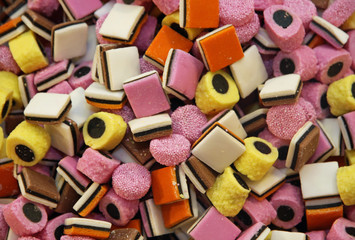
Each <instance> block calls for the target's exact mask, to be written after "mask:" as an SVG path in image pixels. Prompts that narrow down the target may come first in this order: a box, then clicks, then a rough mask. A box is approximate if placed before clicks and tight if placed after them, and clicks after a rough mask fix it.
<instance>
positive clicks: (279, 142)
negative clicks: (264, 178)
mask: <svg viewBox="0 0 355 240" xmlns="http://www.w3.org/2000/svg"><path fill="white" fill-rule="evenodd" d="M258 137H259V138H262V139H265V140H266V141H268V142H270V143H271V144H272V145H273V146H274V147H276V148H277V150H278V151H279V157H278V159H277V160H276V162H275V163H274V165H273V166H274V167H276V168H280V169H281V168H285V163H286V157H287V151H288V146H289V145H290V140H284V139H281V138H278V137H276V136H275V135H273V134H272V133H271V132H270V131H269V130H268V129H267V128H264V130H263V131H261V132H260V133H259V135H258Z"/></svg>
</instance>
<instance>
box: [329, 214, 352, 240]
mask: <svg viewBox="0 0 355 240" xmlns="http://www.w3.org/2000/svg"><path fill="white" fill-rule="evenodd" d="M354 228H355V222H352V221H350V220H348V219H346V218H338V219H337V220H335V221H334V222H333V225H332V227H331V228H330V231H329V232H328V235H327V240H352V239H354V235H350V233H351V232H352V233H353V232H354V230H353V229H354ZM346 229H350V233H347V232H346Z"/></svg>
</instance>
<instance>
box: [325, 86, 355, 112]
mask: <svg viewBox="0 0 355 240" xmlns="http://www.w3.org/2000/svg"><path fill="white" fill-rule="evenodd" d="M354 90H355V89H354ZM353 94H354V93H353ZM354 96H355V95H354ZM320 107H321V108H322V109H326V108H327V107H329V105H328V101H327V92H324V93H323V95H322V96H321V98H320Z"/></svg>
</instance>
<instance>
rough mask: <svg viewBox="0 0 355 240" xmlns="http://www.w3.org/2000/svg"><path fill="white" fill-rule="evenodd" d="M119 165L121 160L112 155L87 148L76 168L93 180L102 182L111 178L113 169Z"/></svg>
mask: <svg viewBox="0 0 355 240" xmlns="http://www.w3.org/2000/svg"><path fill="white" fill-rule="evenodd" d="M119 165H120V161H118V160H116V159H113V158H112V156H110V155H108V154H106V153H104V152H99V151H96V150H94V149H92V148H87V149H86V150H85V152H84V153H83V155H82V157H81V158H79V160H78V165H77V166H76V168H77V169H78V170H79V171H80V172H82V173H83V174H85V175H86V176H87V177H88V178H90V179H91V180H92V181H94V182H97V183H100V184H102V183H107V182H108V181H109V180H110V179H111V176H112V174H113V171H114V170H115V169H116V168H117V167H118V166H119Z"/></svg>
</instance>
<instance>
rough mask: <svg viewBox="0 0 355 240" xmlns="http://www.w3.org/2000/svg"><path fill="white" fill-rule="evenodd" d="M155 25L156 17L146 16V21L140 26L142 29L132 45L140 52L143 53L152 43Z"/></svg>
mask: <svg viewBox="0 0 355 240" xmlns="http://www.w3.org/2000/svg"><path fill="white" fill-rule="evenodd" d="M157 23H158V20H157V18H156V17H153V16H148V19H147V21H146V22H145V23H144V25H143V26H142V29H141V31H140V32H139V34H138V36H137V39H136V40H135V41H134V44H133V45H135V46H137V48H138V50H139V51H140V52H145V51H146V50H147V49H148V47H149V45H150V43H151V42H152V41H153V38H154V33H155V29H156V27H157Z"/></svg>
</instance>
